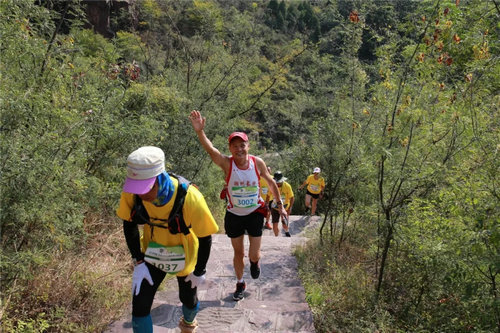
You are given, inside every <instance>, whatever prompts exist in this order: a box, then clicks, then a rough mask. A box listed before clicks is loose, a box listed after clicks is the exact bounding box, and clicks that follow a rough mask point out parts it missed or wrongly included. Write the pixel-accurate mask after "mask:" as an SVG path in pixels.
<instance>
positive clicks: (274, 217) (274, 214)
mask: <svg viewBox="0 0 500 333" xmlns="http://www.w3.org/2000/svg"><path fill="white" fill-rule="evenodd" d="M287 206H288V205H285V209H287ZM269 210H270V211H271V222H272V223H278V222H279V221H280V218H281V215H280V211H279V210H277V209H274V208H273V207H272V201H271V202H270V203H269ZM281 222H283V219H282V221H281Z"/></svg>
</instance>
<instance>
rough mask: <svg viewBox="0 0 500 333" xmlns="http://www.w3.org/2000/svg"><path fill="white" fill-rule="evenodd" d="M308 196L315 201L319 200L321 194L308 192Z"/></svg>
mask: <svg viewBox="0 0 500 333" xmlns="http://www.w3.org/2000/svg"><path fill="white" fill-rule="evenodd" d="M306 194H309V195H310V196H311V197H313V198H314V199H318V198H319V193H316V194H314V193H311V192H309V191H307V192H306Z"/></svg>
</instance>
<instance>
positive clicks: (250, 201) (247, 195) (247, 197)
mask: <svg viewBox="0 0 500 333" xmlns="http://www.w3.org/2000/svg"><path fill="white" fill-rule="evenodd" d="M231 192H232V196H233V205H234V206H235V207H240V208H249V207H256V206H257V204H258V201H259V193H258V187H257V186H235V187H233V188H232V191H231Z"/></svg>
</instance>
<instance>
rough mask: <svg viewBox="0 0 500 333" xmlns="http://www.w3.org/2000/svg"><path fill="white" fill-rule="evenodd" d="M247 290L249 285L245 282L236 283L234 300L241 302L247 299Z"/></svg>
mask: <svg viewBox="0 0 500 333" xmlns="http://www.w3.org/2000/svg"><path fill="white" fill-rule="evenodd" d="M246 288H247V284H246V282H245V281H243V282H238V283H236V291H235V292H234V294H233V299H234V300H235V301H241V300H242V299H243V298H245V295H244V293H245V289H246Z"/></svg>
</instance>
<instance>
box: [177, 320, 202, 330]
mask: <svg viewBox="0 0 500 333" xmlns="http://www.w3.org/2000/svg"><path fill="white" fill-rule="evenodd" d="M179 328H180V329H181V333H194V332H196V328H198V321H196V319H195V320H194V321H193V322H192V323H191V324H188V323H186V321H185V320H184V317H181V320H179Z"/></svg>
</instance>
